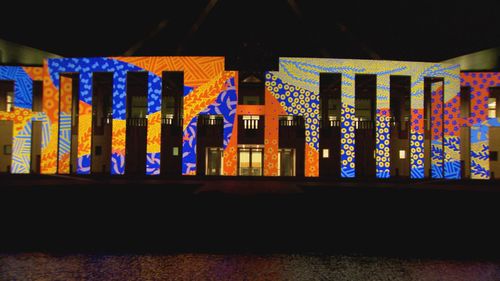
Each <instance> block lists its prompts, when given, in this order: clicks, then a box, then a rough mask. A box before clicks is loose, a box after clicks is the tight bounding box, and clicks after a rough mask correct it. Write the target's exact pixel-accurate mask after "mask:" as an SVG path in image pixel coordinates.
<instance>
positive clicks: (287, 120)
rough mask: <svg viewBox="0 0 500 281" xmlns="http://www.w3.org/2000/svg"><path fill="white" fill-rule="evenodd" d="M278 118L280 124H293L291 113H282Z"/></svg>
mask: <svg viewBox="0 0 500 281" xmlns="http://www.w3.org/2000/svg"><path fill="white" fill-rule="evenodd" d="M279 120H280V125H281V126H293V115H282V116H280V117H279Z"/></svg>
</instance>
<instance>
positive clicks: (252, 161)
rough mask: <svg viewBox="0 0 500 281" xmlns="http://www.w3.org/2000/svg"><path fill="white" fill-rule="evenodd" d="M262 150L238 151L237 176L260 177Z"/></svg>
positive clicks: (255, 148)
mask: <svg viewBox="0 0 500 281" xmlns="http://www.w3.org/2000/svg"><path fill="white" fill-rule="evenodd" d="M262 162H263V149H262V148H260V147H245V148H239V149H238V175H240V176H262V167H263V165H262Z"/></svg>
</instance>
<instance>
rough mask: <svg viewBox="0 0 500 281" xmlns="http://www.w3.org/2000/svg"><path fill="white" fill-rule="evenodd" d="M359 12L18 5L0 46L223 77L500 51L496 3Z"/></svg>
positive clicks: (357, 5) (350, 8) (258, 6)
mask: <svg viewBox="0 0 500 281" xmlns="http://www.w3.org/2000/svg"><path fill="white" fill-rule="evenodd" d="M102 2H104V1H102ZM167 2H168V1H167ZM330 2H335V3H330ZM366 2H368V3H365V2H361V1H360V2H358V1H344V2H343V4H341V3H336V1H307V0H288V1H287V0H274V1H272V0H268V1H261V0H253V1H251V0H244V1H239V0H218V1H213V3H215V5H214V6H213V8H211V9H210V5H209V3H210V0H206V1H178V2H171V3H165V4H161V5H158V4H154V5H153V4H152V3H149V5H147V4H146V2H144V3H140V2H138V1H136V2H135V3H136V4H143V5H144V6H135V7H132V2H121V3H120V8H111V7H101V6H100V5H102V3H100V4H99V5H98V3H93V4H92V3H87V2H85V5H86V6H85V7H84V8H80V7H78V4H77V3H79V2H67V4H66V5H65V7H66V9H65V10H62V11H60V10H59V9H56V8H54V7H51V6H50V5H49V4H45V5H44V6H40V7H36V6H33V5H32V4H24V5H28V6H30V11H31V12H30V13H29V14H27V13H16V12H15V11H16V10H17V11H19V10H20V9H21V8H22V6H18V7H8V9H7V7H4V8H3V9H2V10H3V12H2V15H1V16H0V38H2V39H5V40H9V41H13V42H17V43H20V44H25V45H28V46H31V47H35V48H39V49H42V50H45V51H49V52H53V53H56V54H59V55H62V56H68V57H77V56H116V55H124V53H125V52H126V51H127V50H128V49H130V48H131V47H132V46H134V45H136V46H137V49H136V51H135V52H134V53H133V55H137V56H138V55H157V56H162V55H199V56H203V55H222V56H226V58H227V66H228V67H229V68H251V69H253V68H256V69H259V68H260V69H272V68H275V67H276V63H277V61H276V59H277V58H278V57H279V56H296V57H297V56H307V57H333V58H358V59H371V58H380V59H395V60H420V61H442V60H445V59H448V58H452V57H456V56H459V55H463V54H467V53H470V52H474V51H479V50H482V49H486V48H491V47H497V46H500V16H499V15H500V9H499V8H500V3H498V2H500V1H488V2H486V1H471V3H470V4H460V3H459V2H457V1H455V2H447V4H444V3H443V2H439V3H438V1H427V2H426V1H399V2H398V3H391V4H381V3H380V2H381V1H366ZM82 3H83V2H82ZM328 3H329V4H328ZM9 11H10V12H9ZM204 11H208V13H204ZM32 13H33V14H34V15H31V14H32ZM203 15H205V16H203ZM160 23H163V28H159V25H160ZM195 23H198V28H195ZM155 30H156V31H155Z"/></svg>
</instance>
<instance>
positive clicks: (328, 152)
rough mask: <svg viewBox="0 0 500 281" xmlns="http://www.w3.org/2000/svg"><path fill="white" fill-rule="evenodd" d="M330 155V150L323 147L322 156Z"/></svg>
mask: <svg viewBox="0 0 500 281" xmlns="http://www.w3.org/2000/svg"><path fill="white" fill-rule="evenodd" d="M328 157H330V150H328V148H323V158H328Z"/></svg>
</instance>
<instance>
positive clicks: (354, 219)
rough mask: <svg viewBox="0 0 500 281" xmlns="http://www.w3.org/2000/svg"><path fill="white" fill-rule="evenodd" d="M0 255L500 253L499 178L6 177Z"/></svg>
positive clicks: (0, 202) (0, 191)
mask: <svg viewBox="0 0 500 281" xmlns="http://www.w3.org/2000/svg"><path fill="white" fill-rule="evenodd" d="M0 183H1V185H2V186H1V188H0V208H1V209H0V214H1V222H0V223H1V228H0V233H1V235H0V252H2V253H18V252H40V251H41V252H49V253H61V254H66V253H112V254H121V253H150V254H151V253H152V254H155V253H158V254H165V253H239V254H241V253H258V254H262V253H263V254H274V253H321V254H361V255H377V256H381V255H382V256H403V257H436V258H453V259H488V260H490V259H495V260H498V259H499V258H500V231H499V230H498V227H497V226H498V224H499V222H500V219H499V217H500V181H493V180H492V181H436V180H434V181H431V180H427V181H409V180H390V181H378V180H366V181H356V182H355V181H339V180H334V181H319V180H311V179H305V180H304V179H303V180H299V179H280V180H278V179H272V178H259V179H257V178H237V179H236V178H225V179H222V178H209V179H206V178H205V179H198V178H194V177H189V178H180V179H169V180H167V179H161V178H153V179H152V178H150V177H148V178H146V177H143V178H131V177H105V176H101V177H92V178H90V177H88V178H86V177H67V176H34V175H33V176H15V175H1V176H0Z"/></svg>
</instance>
